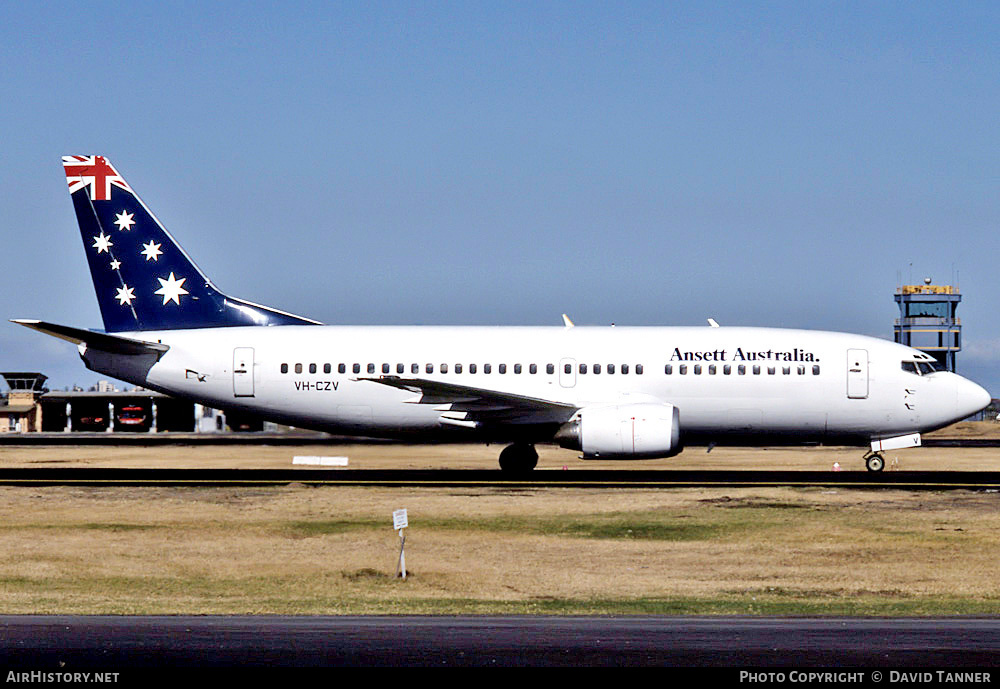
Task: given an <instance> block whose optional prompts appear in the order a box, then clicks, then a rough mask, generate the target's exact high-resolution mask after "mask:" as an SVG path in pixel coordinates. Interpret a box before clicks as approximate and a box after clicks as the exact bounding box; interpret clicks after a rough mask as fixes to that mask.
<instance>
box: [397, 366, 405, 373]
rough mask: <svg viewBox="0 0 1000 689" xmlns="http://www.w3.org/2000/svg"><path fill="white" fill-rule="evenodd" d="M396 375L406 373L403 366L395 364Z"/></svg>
mask: <svg viewBox="0 0 1000 689" xmlns="http://www.w3.org/2000/svg"><path fill="white" fill-rule="evenodd" d="M396 373H406V366H405V365H403V364H396Z"/></svg>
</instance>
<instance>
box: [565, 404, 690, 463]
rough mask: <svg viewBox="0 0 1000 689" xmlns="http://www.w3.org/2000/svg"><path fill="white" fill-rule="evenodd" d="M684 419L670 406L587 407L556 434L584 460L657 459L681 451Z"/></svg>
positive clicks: (621, 405) (625, 405)
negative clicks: (681, 420) (681, 422)
mask: <svg viewBox="0 0 1000 689" xmlns="http://www.w3.org/2000/svg"><path fill="white" fill-rule="evenodd" d="M680 433H681V426H680V416H679V414H678V412H677V407H675V406H674V405H672V404H667V403H665V402H664V403H652V402H651V403H639V404H619V405H614V406H600V407H584V408H583V409H581V410H580V411H579V412H578V413H577V416H576V418H575V419H573V420H572V421H570V422H568V423H566V424H565V425H564V426H563V427H562V428H560V429H559V432H558V433H557V434H556V440H557V441H558V442H559V444H560V445H561V446H563V447H566V448H570V449H573V450H580V451H582V452H583V458H584V459H655V458H658V457H672V456H674V455H676V454H677V453H679V452H680V451H681V443H680Z"/></svg>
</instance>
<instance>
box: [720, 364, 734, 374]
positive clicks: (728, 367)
mask: <svg viewBox="0 0 1000 689" xmlns="http://www.w3.org/2000/svg"><path fill="white" fill-rule="evenodd" d="M732 372H733V367H732V365H730V364H726V365H725V366H723V367H722V374H723V375H725V376H728V375H729V374H730V373H732Z"/></svg>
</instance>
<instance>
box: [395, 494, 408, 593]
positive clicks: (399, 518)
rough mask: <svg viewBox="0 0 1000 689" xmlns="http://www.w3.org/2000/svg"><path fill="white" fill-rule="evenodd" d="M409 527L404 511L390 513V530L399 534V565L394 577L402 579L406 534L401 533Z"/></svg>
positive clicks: (404, 570)
mask: <svg viewBox="0 0 1000 689" xmlns="http://www.w3.org/2000/svg"><path fill="white" fill-rule="evenodd" d="M409 525H410V524H409V521H407V518H406V510H405V509H403V510H395V511H394V512H393V513H392V528H393V529H395V530H396V531H398V532H399V564H398V565H397V567H396V576H397V577H402V578H403V579H406V553H405V552H404V550H403V549H404V547H405V546H406V534H404V533H403V529H405V528H406V527H407V526H409Z"/></svg>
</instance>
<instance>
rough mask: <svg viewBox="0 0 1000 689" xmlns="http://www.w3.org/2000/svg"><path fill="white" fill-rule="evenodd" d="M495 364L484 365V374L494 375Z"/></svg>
mask: <svg viewBox="0 0 1000 689" xmlns="http://www.w3.org/2000/svg"><path fill="white" fill-rule="evenodd" d="M492 372H493V364H483V373H492Z"/></svg>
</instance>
